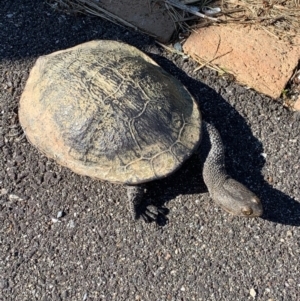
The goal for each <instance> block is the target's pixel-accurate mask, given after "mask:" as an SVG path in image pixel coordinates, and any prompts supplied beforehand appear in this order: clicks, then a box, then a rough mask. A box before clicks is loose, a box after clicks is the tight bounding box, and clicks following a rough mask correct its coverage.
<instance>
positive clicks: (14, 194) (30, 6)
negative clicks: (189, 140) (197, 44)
mask: <svg viewBox="0 0 300 301" xmlns="http://www.w3.org/2000/svg"><path fill="white" fill-rule="evenodd" d="M93 39H113V40H122V41H125V42H128V43H129V44H132V45H135V46H137V47H138V48H139V49H141V50H143V51H145V52H146V53H148V54H149V55H150V56H151V57H152V58H154V59H155V60H156V61H157V62H158V63H159V64H160V65H161V66H162V67H164V68H165V69H166V70H167V71H168V72H170V73H171V74H173V75H174V76H176V77H177V78H178V79H179V80H181V81H182V82H183V83H184V84H185V85H186V86H187V88H188V89H189V90H190V92H191V93H192V94H193V95H194V96H195V98H196V99H197V100H198V101H199V103H200V106H201V108H202V112H203V116H204V118H205V119H207V120H209V121H212V122H213V123H214V124H215V125H216V127H217V128H218V129H219V130H220V132H221V135H222V138H223V140H224V143H225V145H226V155H227V157H226V163H227V166H228V171H229V173H230V174H231V175H232V176H233V177H235V178H236V179H239V180H240V181H241V182H242V183H244V184H245V185H247V186H248V187H250V188H251V189H252V190H253V191H254V192H255V193H257V195H258V196H259V197H260V198H261V200H262V203H263V206H264V208H265V213H264V216H263V217H262V218H258V219H243V218H237V217H232V216H230V215H228V214H227V213H225V212H224V211H222V210H221V209H219V208H218V207H217V206H216V205H215V204H214V203H213V202H212V201H211V200H210V198H209V197H208V195H207V193H206V190H205V187H204V185H203V182H202V178H201V175H200V164H199V158H197V156H195V157H193V158H192V159H191V160H189V162H187V164H185V166H184V167H183V168H182V169H181V170H179V171H178V172H177V173H175V174H174V175H172V176H171V177H170V178H167V179H165V180H163V181H160V182H155V183H151V184H149V187H148V188H149V189H148V191H149V193H148V196H147V197H148V198H149V199H152V200H154V201H155V202H157V203H158V204H164V205H165V206H166V207H167V208H168V209H169V214H168V223H167V224H166V225H165V226H162V227H160V226H157V225H156V224H154V223H150V224H147V223H145V222H143V221H138V222H135V223H134V222H133V221H132V220H131V218H130V214H129V213H128V211H127V208H126V207H127V204H126V202H125V199H126V191H125V190H124V188H123V187H121V186H118V185H113V184H109V183H103V182H99V181H95V180H92V179H89V178H86V177H81V176H78V175H75V174H73V173H72V172H71V171H69V170H67V169H65V168H63V167H61V166H58V165H57V164H55V163H54V162H53V161H51V160H48V159H47V158H45V157H43V156H42V155H41V154H40V153H38V152H37V151H36V150H35V148H34V147H32V146H31V145H30V144H29V143H28V142H27V140H26V138H24V136H23V135H22V131H21V129H20V126H19V123H18V115H17V112H18V102H19V98H20V95H21V93H22V90H23V88H24V85H25V82H26V80H27V77H28V73H29V70H30V69H31V67H32V66H33V64H34V62H35V60H36V58H37V57H38V56H40V55H43V54H48V53H50V52H53V51H55V50H59V49H64V48H68V47H71V46H74V45H77V44H79V43H82V42H85V41H89V40H93ZM195 67H196V64H195V63H193V62H191V61H190V60H186V59H184V58H183V57H181V56H177V55H174V54H170V53H167V52H165V51H164V50H163V49H161V48H160V47H159V46H157V45H156V44H155V41H154V40H153V39H151V38H149V37H147V36H144V35H141V34H139V33H137V32H132V31H129V30H127V29H125V28H121V27H118V26H116V25H113V24H111V23H109V22H106V21H103V20H101V19H97V18H90V17H82V16H78V17H72V16H68V15H65V14H61V13H57V12H55V11H53V10H52V9H51V7H50V6H48V5H47V4H45V3H44V1H39V0H15V1H13V0H10V1H3V3H1V6H0V121H1V123H0V289H1V293H0V300H18V301H19V300H20V301H25V300H28V301H29V300H30V301H31V300H39V301H40V300H41V301H46V300H53V301H56V300H74V301H75V300H78V301H79V300H118V301H119V300H145V301H161V300H166V301H171V300H174V301H175V300H176V301H177V300H180V301H181V300H184V301H188V300H197V301H199V300H217V301H220V300H228V301H232V300H253V299H255V300H264V301H267V300H268V301H271V300H273V301H283V300H284V301H290V300H295V301H296V300H300V229H299V226H300V185H299V180H300V151H299V150H300V140H299V133H300V125H299V121H300V117H299V115H297V114H296V113H292V112H289V111H288V110H286V109H285V108H283V106H282V105H281V104H280V102H275V101H273V100H271V99H269V98H267V97H265V96H263V95H260V94H258V93H256V92H254V91H252V90H251V89H246V88H245V87H242V86H239V85H238V84H236V83H234V82H231V81H230V79H228V78H222V77H218V76H217V74H215V73H214V72H213V71H210V70H207V69H205V70H201V71H198V72H193V70H194V68H195ZM257 68H259V66H257ZM61 212H62V214H61ZM60 215H62V216H61V217H59V216H60Z"/></svg>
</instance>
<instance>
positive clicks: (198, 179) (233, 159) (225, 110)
mask: <svg viewBox="0 0 300 301" xmlns="http://www.w3.org/2000/svg"><path fill="white" fill-rule="evenodd" d="M152 57H153V55H152ZM153 58H154V59H155V60H156V61H157V62H158V63H159V64H160V65H161V66H162V67H163V68H164V69H165V70H166V71H168V72H170V73H172V74H176V77H177V78H178V79H179V80H180V81H181V82H182V83H183V84H184V85H185V86H186V87H187V88H188V90H189V91H190V92H191V93H192V95H193V96H194V97H195V98H196V99H197V101H198V103H199V105H200V108H201V112H202V115H203V119H205V120H206V121H209V122H211V123H213V124H214V125H215V126H216V128H217V129H218V130H219V132H220V134H221V136H222V140H223V143H224V145H225V150H226V159H225V160H226V169H227V172H228V173H229V175H231V176H232V177H233V178H234V179H236V180H238V181H240V182H241V183H243V184H244V185H245V186H247V187H248V188H250V189H251V190H252V191H253V192H255V193H256V194H257V196H258V197H259V198H260V199H261V201H262V204H263V208H264V214H263V216H262V218H263V219H265V220H269V221H271V222H274V223H280V224H285V225H292V226H300V204H299V203H298V202H297V201H296V200H294V199H292V198H291V197H289V196H288V195H286V194H284V193H283V192H281V191H279V190H277V189H274V188H273V187H272V186H271V185H270V184H269V183H268V182H266V181H265V180H264V178H263V176H262V174H261V170H262V168H263V166H264V163H265V159H264V157H263V156H262V155H261V154H262V153H263V146H262V144H261V142H260V141H258V140H257V138H255V137H254V136H253V134H252V132H251V130H250V128H249V126H248V125H247V123H246V121H245V119H244V118H243V117H242V116H241V115H240V114H239V113H238V112H237V111H236V110H235V109H234V108H233V107H232V106H231V105H230V104H229V103H228V102H227V101H226V100H225V99H224V98H222V97H221V96H220V95H219V94H218V93H216V91H215V90H213V89H211V88H210V87H209V86H207V85H205V84H203V83H201V82H199V81H197V80H195V79H193V78H191V77H189V76H188V75H187V74H186V73H185V72H184V71H182V70H181V69H179V68H178V67H176V66H175V65H174V64H173V63H172V62H171V61H169V60H167V59H166V58H162V57H158V56H154V57H153ZM203 92H205V93H203ZM148 185H149V188H150V189H149V190H150V192H149V198H152V199H155V200H161V202H160V201H158V204H157V205H158V206H159V207H160V206H162V207H163V206H164V205H165V204H166V203H168V202H169V201H170V200H173V199H174V198H175V197H176V196H178V195H181V194H199V193H204V192H207V189H206V187H205V184H204V182H203V179H202V175H201V163H200V158H199V157H198V156H197V155H194V156H193V157H192V158H191V159H190V160H188V162H186V163H185V164H184V165H183V166H182V168H180V169H179V170H178V171H177V172H175V173H174V174H173V175H170V176H169V177H167V178H166V179H164V180H160V181H156V182H153V183H149V184H148ZM151 191H152V192H151Z"/></svg>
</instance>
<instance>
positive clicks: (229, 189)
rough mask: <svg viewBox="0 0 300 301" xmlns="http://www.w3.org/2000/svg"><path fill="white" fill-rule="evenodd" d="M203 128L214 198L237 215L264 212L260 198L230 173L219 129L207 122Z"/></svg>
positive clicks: (205, 170)
mask: <svg viewBox="0 0 300 301" xmlns="http://www.w3.org/2000/svg"><path fill="white" fill-rule="evenodd" d="M202 132H203V137H202V142H201V159H202V160H203V179H204V182H205V184H206V186H207V189H208V191H209V193H210V196H211V197H212V199H213V200H214V201H215V202H216V203H217V204H218V205H219V206H221V207H222V208H223V209H224V210H226V211H227V212H229V213H231V214H233V215H238V216H246V217H255V216H261V215H262V212H263V209H262V205H261V202H260V200H259V198H258V197H257V196H256V195H255V194H254V193H253V192H251V191H250V190H249V189H248V188H246V187H245V186H244V185H243V184H241V183H239V182H237V181H235V180H234V179H232V178H230V177H229V176H228V175H227V173H226V169H225V160H224V147H223V143H222V140H221V137H220V134H219V133H218V131H217V129H216V128H215V127H214V126H212V125H211V124H209V123H206V122H203V130H202Z"/></svg>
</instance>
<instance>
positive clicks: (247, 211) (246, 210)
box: [241, 207, 253, 216]
mask: <svg viewBox="0 0 300 301" xmlns="http://www.w3.org/2000/svg"><path fill="white" fill-rule="evenodd" d="M241 211H242V213H243V215H247V216H249V215H251V214H252V213H253V210H252V209H251V208H250V207H243V208H242V210H241Z"/></svg>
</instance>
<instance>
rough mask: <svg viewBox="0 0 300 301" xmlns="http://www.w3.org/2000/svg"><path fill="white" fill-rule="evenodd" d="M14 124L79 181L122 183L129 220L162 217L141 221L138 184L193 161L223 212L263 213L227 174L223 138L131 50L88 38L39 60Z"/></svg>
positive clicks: (174, 85)
mask: <svg viewBox="0 0 300 301" xmlns="http://www.w3.org/2000/svg"><path fill="white" fill-rule="evenodd" d="M19 120H20V124H21V126H22V128H23V130H24V132H25V134H26V137H27V139H28V140H29V142H30V143H31V144H32V145H34V146H35V147H36V148H37V149H38V150H39V151H40V152H41V153H43V154H44V155H46V156H47V157H49V158H52V159H54V160H55V161H56V162H57V163H59V164H61V165H63V166H66V167H67V168H69V169H71V170H72V171H73V172H75V173H77V174H80V175H83V176H89V177H92V178H96V179H99V180H104V181H109V182H112V183H118V184H123V185H125V186H126V188H127V199H128V201H129V204H130V210H131V213H132V216H133V218H134V219H137V218H138V217H140V215H142V216H147V217H148V218H151V219H152V218H155V217H156V216H157V215H158V214H159V212H157V211H156V212H154V211H153V210H152V209H153V207H150V205H149V208H148V207H147V206H146V208H145V210H144V212H142V213H141V214H140V213H138V210H139V209H138V208H140V206H141V204H142V203H143V202H144V198H145V197H144V193H145V185H146V184H145V183H147V182H150V181H154V180H158V179H162V178H165V177H167V176H168V175H170V174H172V173H173V172H175V171H176V170H178V169H179V168H180V167H181V166H182V164H183V163H184V162H185V161H186V160H187V159H188V158H190V157H191V156H192V154H194V153H198V154H200V160H201V161H202V164H203V169H202V175H203V180H204V183H205V184H206V186H207V189H208V192H209V194H210V197H211V198H212V199H213V200H214V201H215V202H216V203H217V204H218V205H219V206H220V207H221V208H223V209H224V210H225V211H227V212H229V213H231V214H233V215H236V216H245V217H258V216H261V215H262V212H263V209H262V204H261V201H260V199H259V198H258V197H257V196H256V195H255V194H254V193H253V192H252V191H250V190H249V189H248V188H246V187H245V186H244V185H243V184H241V183H240V182H238V181H236V180H234V179H232V178H231V177H230V176H229V175H228V174H227V173H226V169H225V163H224V146H223V143H222V140H221V137H220V134H219V132H218V131H217V129H216V128H215V127H214V125H213V124H211V123H208V122H205V121H204V120H202V115H201V111H200V108H199V105H198V103H197V102H196V100H195V98H194V97H193V96H192V95H191V94H190V93H189V91H188V90H187V89H186V88H185V86H184V85H183V84H182V83H181V82H180V81H179V80H177V79H176V78H175V77H173V76H172V75H171V74H169V73H167V72H166V71H165V70H164V69H163V68H162V67H160V66H159V65H158V64H157V63H156V62H155V61H154V60H153V59H151V58H150V57H149V56H148V55H146V54H145V53H144V52H142V51H140V50H139V49H137V48H136V47H134V46H131V45H129V44H126V43H123V42H119V41H113V40H94V41H89V42H86V43H83V44H80V45H77V46H75V47H72V48H68V49H65V50H60V51H56V52H54V53H51V54H48V55H44V56H41V57H39V58H38V59H37V61H36V63H35V65H34V67H33V68H32V70H31V72H30V75H29V77H28V80H27V82H26V85H25V88H24V91H23V93H22V95H21V98H20V104H19ZM200 173H201V172H200Z"/></svg>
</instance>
